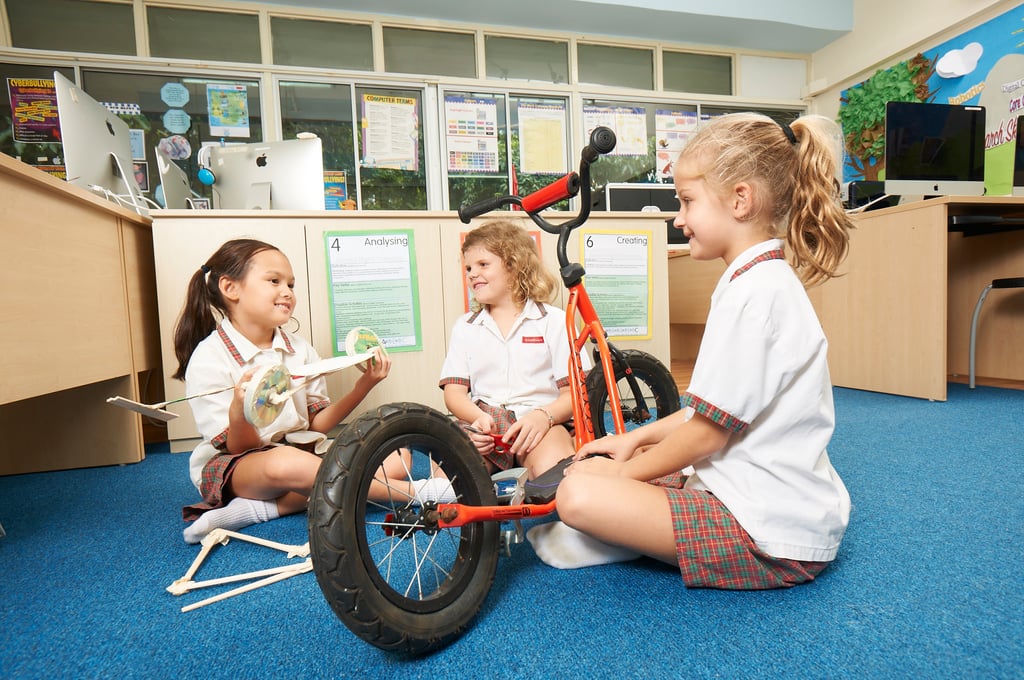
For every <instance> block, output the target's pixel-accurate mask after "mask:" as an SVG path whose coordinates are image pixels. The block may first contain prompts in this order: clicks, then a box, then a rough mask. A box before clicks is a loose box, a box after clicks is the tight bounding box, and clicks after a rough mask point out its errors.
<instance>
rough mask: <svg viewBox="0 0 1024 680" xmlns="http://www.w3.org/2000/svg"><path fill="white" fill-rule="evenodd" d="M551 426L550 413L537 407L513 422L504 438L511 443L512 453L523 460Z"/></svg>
mask: <svg viewBox="0 0 1024 680" xmlns="http://www.w3.org/2000/svg"><path fill="white" fill-rule="evenodd" d="M551 427H552V425H551V424H550V420H548V415H547V414H546V413H545V412H544V411H541V410H540V409H535V410H533V411H530V412H529V413H527V414H526V415H524V416H523V417H522V418H520V419H519V420H517V421H516V422H514V423H512V427H510V428H508V432H506V433H505V436H504V437H502V440H503V441H505V442H510V443H511V446H510V449H511V451H512V453H514V454H515V456H516V459H517V460H519V461H522V459H523V457H525V456H526V455H527V454H529V453H530V452H531V451H533V450H534V449H535V448H536V447H537V445H538V444H540V442H541V440H542V439H544V437H545V436H546V435H547V433H548V431H549V430H550V429H551Z"/></svg>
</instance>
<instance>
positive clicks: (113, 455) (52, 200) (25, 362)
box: [0, 154, 161, 474]
mask: <svg viewBox="0 0 1024 680" xmlns="http://www.w3.org/2000/svg"><path fill="white" fill-rule="evenodd" d="M0 224H2V229H0V248H2V252H3V253H4V261H5V264H4V266H3V268H0V285H2V287H3V290H4V291H5V297H6V303H5V310H6V315H5V319H4V323H3V330H2V331H0V375H2V376H3V378H2V380H0V433H2V434H0V474H17V473H23V472H36V471H42V470H57V469H66V468H76V467H90V466H96V465H110V464H117V463H129V462H137V461H140V460H142V458H143V455H144V452H143V439H142V423H141V420H140V417H139V416H138V415H137V414H135V413H132V412H130V411H126V410H123V409H119V408H116V407H113V406H110V405H108V404H107V403H106V398H107V397H109V396H113V395H117V394H120V395H123V396H126V397H130V398H132V399H139V398H140V397H141V396H142V394H143V391H142V386H143V384H144V383H151V384H154V385H156V387H157V388H159V387H160V382H161V379H160V377H159V374H158V373H156V372H157V371H158V369H159V367H160V342H159V334H158V333H159V329H158V323H157V314H156V278H155V274H154V263H153V249H152V233H151V229H150V225H151V222H150V219H149V218H148V217H140V216H139V215H137V214H136V213H135V212H134V211H132V210H128V209H126V208H122V207H119V206H117V205H115V204H113V203H111V202H109V201H107V200H105V199H103V198H100V197H99V196H96V195H94V194H91V193H90V192H88V191H85V190H83V189H80V188H78V187H75V186H72V185H69V184H67V183H66V182H64V181H62V180H59V179H56V178H54V177H51V176H50V175H47V174H45V173H43V172H41V171H39V170H37V169H35V168H32V167H30V166H28V165H26V164H24V163H21V162H20V161H18V160H16V159H13V158H11V157H9V156H6V155H4V154H0ZM157 393H158V394H159V389H158V390H157Z"/></svg>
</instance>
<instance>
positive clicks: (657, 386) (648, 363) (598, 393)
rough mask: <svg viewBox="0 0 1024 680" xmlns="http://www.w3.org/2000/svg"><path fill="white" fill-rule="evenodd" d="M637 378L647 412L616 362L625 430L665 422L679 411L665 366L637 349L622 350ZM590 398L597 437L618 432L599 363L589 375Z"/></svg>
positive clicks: (676, 389) (672, 380)
mask: <svg viewBox="0 0 1024 680" xmlns="http://www.w3.org/2000/svg"><path fill="white" fill-rule="evenodd" d="M619 353H620V354H621V355H622V357H623V358H624V359H625V361H626V363H627V364H628V365H629V368H630V370H632V372H633V375H634V376H635V377H636V380H637V385H638V386H639V388H640V393H641V395H642V396H643V400H644V405H645V406H646V408H645V409H641V408H638V407H637V400H636V398H635V396H634V395H633V391H632V389H631V388H630V386H629V381H628V380H627V379H626V370H625V367H624V366H621V365H619V364H618V362H616V366H615V381H616V384H617V387H618V390H619V397H620V399H621V402H622V415H623V419H624V420H625V421H626V429H627V430H632V429H635V428H637V427H640V426H641V425H643V424H645V423H648V422H650V421H652V420H657V419H658V418H664V417H665V416H667V415H669V414H670V413H675V412H676V411H678V410H679V388H678V387H677V386H676V381H675V378H673V377H672V373H671V372H670V371H669V370H668V369H667V368H665V365H664V364H662V363H661V362H660V361H658V360H657V359H656V358H655V357H654V356H652V355H650V354H648V353H647V352H642V351H640V350H635V349H625V350H619ZM587 396H588V398H589V399H590V413H591V415H592V417H593V419H594V435H595V436H597V437H603V436H604V435H606V434H608V433H609V432H615V426H614V424H613V423H614V421H613V420H612V417H611V411H610V410H609V407H608V405H609V399H608V387H607V386H606V385H605V381H604V371H603V370H602V369H601V364H600V363H597V365H596V366H595V367H594V370H592V371H591V372H590V373H589V374H588V375H587Z"/></svg>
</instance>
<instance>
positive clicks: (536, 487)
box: [523, 456, 572, 503]
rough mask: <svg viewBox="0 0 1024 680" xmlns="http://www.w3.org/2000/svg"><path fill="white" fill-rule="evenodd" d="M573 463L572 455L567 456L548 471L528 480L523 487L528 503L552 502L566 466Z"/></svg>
mask: <svg viewBox="0 0 1024 680" xmlns="http://www.w3.org/2000/svg"><path fill="white" fill-rule="evenodd" d="M571 464H572V456H567V457H566V458H563V459H562V460H560V461H558V462H557V463H556V464H555V465H554V466H553V467H551V468H550V469H549V470H548V471H547V472H545V473H543V474H541V475H538V476H537V477H536V478H535V479H531V480H527V482H526V484H524V485H523V488H524V490H525V492H526V497H525V501H526V502H527V503H550V502H551V499H553V498H554V497H555V492H556V491H558V485H559V484H560V483H561V482H562V478H563V477H565V468H567V467H569V465H571Z"/></svg>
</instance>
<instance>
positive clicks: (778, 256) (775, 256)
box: [729, 248, 786, 281]
mask: <svg viewBox="0 0 1024 680" xmlns="http://www.w3.org/2000/svg"><path fill="white" fill-rule="evenodd" d="M784 259H786V254H785V253H783V252H782V249H781V248H776V249H775V250H769V251H767V252H764V253H761V254H760V255H758V256H757V257H755V258H754V259H753V260H751V261H750V262H748V263H746V264H745V265H743V266H742V267H740V268H739V269H737V270H736V271H734V272H733V273H732V276H731V277H729V280H730V281H733V280H735V279H736V277H737V276H739V275H740V274H743V273H745V272H747V271H749V270H750V268H751V267H753V266H754V265H755V264H760V263H762V262H767V261H769V260H784Z"/></svg>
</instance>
